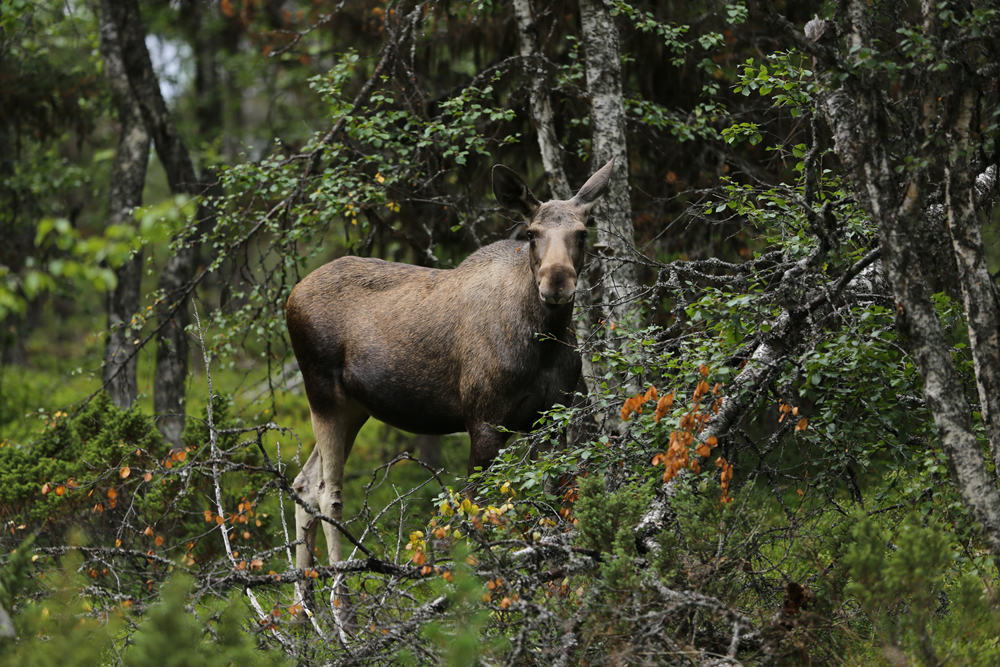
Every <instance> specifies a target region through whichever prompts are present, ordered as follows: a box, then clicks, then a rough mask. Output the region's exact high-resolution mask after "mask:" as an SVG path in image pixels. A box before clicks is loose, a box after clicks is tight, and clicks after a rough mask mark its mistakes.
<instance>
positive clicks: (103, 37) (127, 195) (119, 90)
mask: <svg viewBox="0 0 1000 667" xmlns="http://www.w3.org/2000/svg"><path fill="white" fill-rule="evenodd" d="M103 9H106V8H102V10H103ZM100 49H101V56H102V57H103V59H104V74H105V76H106V77H107V79H108V83H109V85H110V87H111V91H112V95H113V96H114V101H115V106H116V107H117V109H118V121H119V123H120V124H121V138H120V140H119V143H118V151H117V152H116V153H115V161H114V164H113V165H112V168H111V183H110V187H109V193H108V224H111V225H117V224H122V223H124V222H125V221H127V220H128V219H129V218H130V217H131V213H132V209H134V208H136V207H137V206H140V205H141V204H142V190H143V187H144V185H145V183H146V165H147V163H148V161H149V134H148V133H147V132H146V127H145V125H144V124H143V120H142V112H141V111H140V109H139V105H138V103H137V102H136V100H135V98H134V97H133V96H132V89H131V88H130V87H129V82H128V76H127V75H126V74H125V64H124V63H123V62H122V55H121V49H120V40H119V38H118V34H117V31H116V30H115V25H114V23H113V22H112V20H111V17H110V16H109V15H108V12H107V11H102V12H101V16H100ZM142 260H143V252H142V250H141V249H140V250H138V251H137V252H136V253H135V255H133V257H132V258H131V259H129V260H127V261H126V262H125V263H124V264H123V265H122V266H121V267H120V268H118V269H117V270H116V271H115V275H116V276H117V278H118V285H117V286H116V287H115V289H114V291H113V292H110V293H108V297H107V301H108V330H109V333H108V340H107V343H106V345H105V348H104V373H103V379H104V387H105V390H106V391H107V392H108V394H109V395H110V396H111V400H112V402H114V404H115V405H116V406H118V407H119V408H122V409H126V408H129V407H131V406H132V403H134V402H135V399H136V395H137V393H138V386H137V381H136V366H137V359H138V349H137V348H136V346H135V344H134V343H133V340H134V338H135V336H136V335H137V332H136V331H134V330H133V329H132V328H131V327H130V326H129V325H130V323H131V321H132V317H133V315H134V314H135V313H136V312H137V311H138V310H139V300H140V285H141V282H142Z"/></svg>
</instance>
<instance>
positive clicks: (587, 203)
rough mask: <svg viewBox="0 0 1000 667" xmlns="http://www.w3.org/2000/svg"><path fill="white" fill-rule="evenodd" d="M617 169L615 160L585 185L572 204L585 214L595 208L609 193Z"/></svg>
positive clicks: (571, 200) (612, 159)
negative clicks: (613, 170)
mask: <svg viewBox="0 0 1000 667" xmlns="http://www.w3.org/2000/svg"><path fill="white" fill-rule="evenodd" d="M614 167H615V159H614V158H611V161H610V162H608V163H607V164H606V165H604V166H603V167H601V168H600V170H598V172H597V173H596V174H594V175H593V176H591V177H590V179H589V180H588V181H587V182H586V183H584V184H583V187H582V188H580V191H579V192H577V193H576V196H575V197H573V198H572V199H570V200H569V201H570V203H571V204H576V205H577V206H579V207H580V208H582V209H583V211H584V213H586V212H587V211H589V210H590V209H592V208H593V207H594V204H596V203H597V202H598V200H600V198H601V197H603V196H604V193H605V192H607V191H608V184H609V183H611V170H612V169H614Z"/></svg>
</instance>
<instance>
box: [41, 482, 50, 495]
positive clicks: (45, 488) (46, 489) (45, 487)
mask: <svg viewBox="0 0 1000 667" xmlns="http://www.w3.org/2000/svg"><path fill="white" fill-rule="evenodd" d="M51 490H52V487H51V486H49V483H48V482H46V483H45V484H42V495H43V496H47V495H49V491H51Z"/></svg>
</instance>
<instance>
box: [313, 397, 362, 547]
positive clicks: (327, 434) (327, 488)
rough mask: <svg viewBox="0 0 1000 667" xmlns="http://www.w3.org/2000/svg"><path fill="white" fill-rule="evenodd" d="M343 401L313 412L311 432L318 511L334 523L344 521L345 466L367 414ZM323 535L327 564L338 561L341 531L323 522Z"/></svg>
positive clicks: (352, 402) (359, 407) (358, 407)
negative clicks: (318, 470) (317, 462)
mask: <svg viewBox="0 0 1000 667" xmlns="http://www.w3.org/2000/svg"><path fill="white" fill-rule="evenodd" d="M345 403H347V405H345V406H344V408H345V409H340V410H337V411H331V412H330V413H325V414H324V413H320V412H317V411H316V410H313V411H312V424H313V434H314V435H315V436H316V447H317V448H318V449H319V450H320V468H321V470H322V475H321V480H322V482H321V485H320V487H319V493H318V496H319V498H318V499H319V511H320V512H322V513H323V514H324V515H325V516H328V517H330V518H331V519H333V520H335V521H337V522H342V521H343V520H344V495H343V494H344V465H345V464H346V463H347V457H348V455H349V454H350V453H351V448H352V447H353V445H354V438H355V437H357V435H358V431H360V430H361V427H362V426H363V425H364V423H365V421H367V420H368V413H367V412H366V411H365V410H364V409H363V408H362V407H361V406H360V405H359V404H358V403H356V402H354V401H345ZM323 534H324V535H325V536H326V547H327V551H328V552H329V559H330V563H331V564H333V563H337V562H340V561H341V560H342V555H341V550H340V531H338V530H337V528H336V527H335V526H333V525H331V524H330V523H328V522H326V521H324V522H323Z"/></svg>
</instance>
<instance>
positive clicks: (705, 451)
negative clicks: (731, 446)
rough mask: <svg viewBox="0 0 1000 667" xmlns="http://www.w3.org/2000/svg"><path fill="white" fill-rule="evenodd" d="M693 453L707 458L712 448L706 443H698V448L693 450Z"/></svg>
mask: <svg viewBox="0 0 1000 667" xmlns="http://www.w3.org/2000/svg"><path fill="white" fill-rule="evenodd" d="M694 453H695V454H697V455H698V456H704V457H706V458H707V457H708V456H709V455H710V454H711V453H712V448H711V447H709V446H708V445H698V449H696V450H694Z"/></svg>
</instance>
